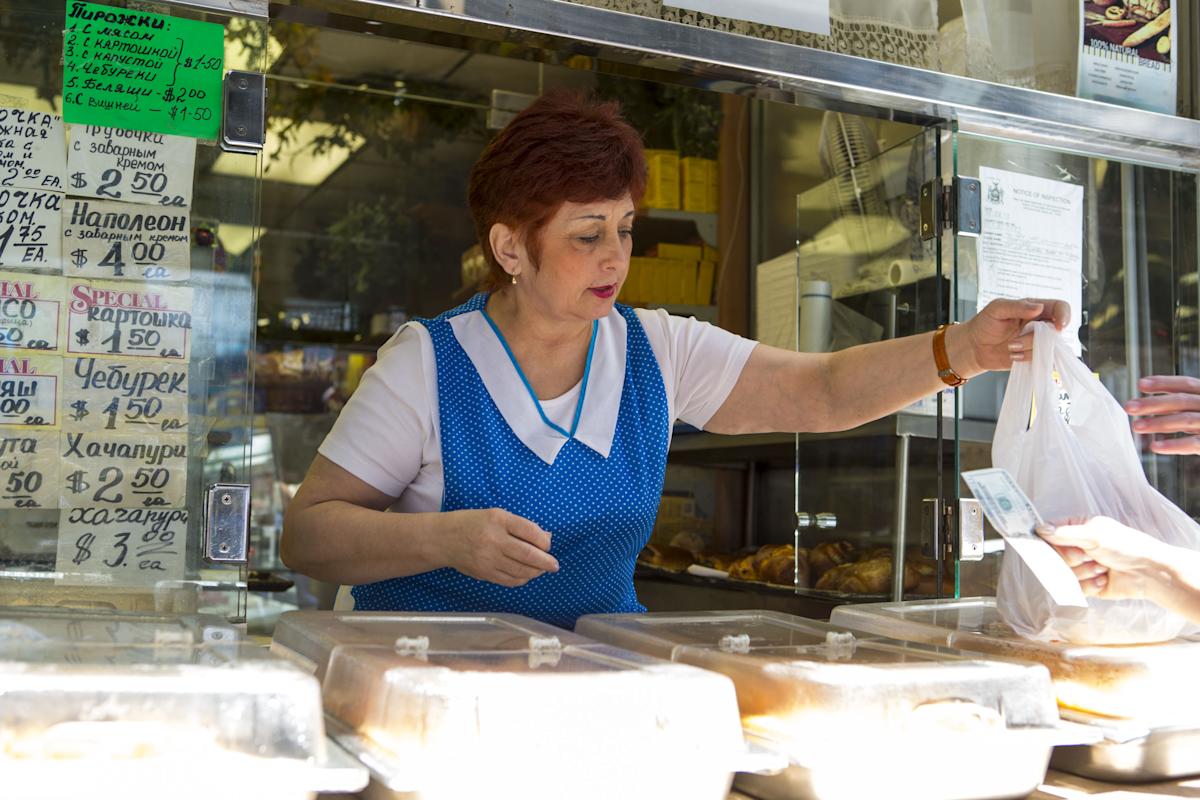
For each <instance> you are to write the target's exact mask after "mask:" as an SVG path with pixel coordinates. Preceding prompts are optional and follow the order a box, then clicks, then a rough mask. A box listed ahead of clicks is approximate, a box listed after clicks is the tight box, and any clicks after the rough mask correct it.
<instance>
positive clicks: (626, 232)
mask: <svg viewBox="0 0 1200 800" xmlns="http://www.w3.org/2000/svg"><path fill="white" fill-rule="evenodd" d="M621 236H622V237H624V238H626V239H632V238H633V228H624V229H622V230H621Z"/></svg>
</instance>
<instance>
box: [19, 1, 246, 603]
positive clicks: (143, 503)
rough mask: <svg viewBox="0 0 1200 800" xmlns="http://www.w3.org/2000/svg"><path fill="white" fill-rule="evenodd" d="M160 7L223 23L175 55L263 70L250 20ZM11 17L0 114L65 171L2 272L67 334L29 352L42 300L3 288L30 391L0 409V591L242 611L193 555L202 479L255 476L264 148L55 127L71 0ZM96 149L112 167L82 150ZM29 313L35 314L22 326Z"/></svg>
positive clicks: (51, 168)
mask: <svg viewBox="0 0 1200 800" xmlns="http://www.w3.org/2000/svg"><path fill="white" fill-rule="evenodd" d="M154 8H155V10H156V11H158V12H161V13H164V14H166V15H168V16H172V17H173V18H175V19H187V20H191V21H199V22H205V23H211V24H215V25H218V26H221V27H220V28H216V29H215V34H214V37H213V41H211V42H210V45H211V51H215V52H211V51H210V50H202V49H201V48H202V45H201V44H200V43H199V42H200V39H201V38H202V36H201V37H199V38H197V39H196V40H195V41H189V44H188V47H192V48H194V49H193V50H187V51H185V53H184V55H186V56H187V57H191V58H195V59H200V58H201V57H204V58H212V57H214V56H220V55H221V47H222V42H224V44H225V47H224V50H225V63H224V66H225V68H226V69H229V68H241V69H249V70H257V69H260V68H261V62H262V50H261V48H255V47H252V46H239V45H238V43H237V41H236V40H238V39H242V40H244V42H252V41H253V40H254V39H255V36H256V32H257V39H258V40H263V27H264V26H263V25H262V24H260V23H254V22H251V21H248V20H245V19H241V18H237V17H230V16H225V15H218V14H208V13H201V12H197V11H194V10H183V9H177V8H172V7H170V6H169V5H155V6H154ZM4 13H5V16H4V28H3V38H0V63H2V64H3V74H4V78H3V83H0V109H6V110H5V111H0V113H3V114H6V115H7V121H8V123H9V124H11V123H13V122H14V121H18V122H19V121H22V120H23V121H24V122H25V123H26V124H25V128H26V130H25V132H24V133H22V132H21V131H19V130H17V132H16V136H15V140H17V141H22V139H21V137H22V136H24V137H25V139H26V140H28V139H32V140H33V141H34V145H32V146H31V148H29V149H26V151H25V152H26V153H28V152H33V151H34V150H36V152H37V156H36V159H35V160H36V161H37V164H38V166H39V167H40V168H43V169H44V170H45V172H44V174H51V175H52V174H58V175H59V176H60V177H61V182H59V183H57V184H56V183H54V182H53V180H51V181H49V182H47V183H43V184H41V187H40V188H39V189H37V191H40V192H42V193H43V194H46V195H48V196H50V197H53V198H54V208H55V209H59V210H58V211H56V213H55V214H53V215H50V216H48V217H47V219H46V220H45V221H44V222H45V223H46V225H47V227H46V229H45V231H46V237H47V244H46V246H45V247H44V248H43V249H42V250H41V251H36V252H35V251H33V250H31V249H30V248H28V247H24V248H22V249H21V250H19V251H18V250H14V249H13V248H9V249H8V251H7V252H0V270H2V271H3V272H4V273H5V274H4V279H3V281H2V282H0V286H3V287H4V289H3V291H5V292H9V293H10V294H11V293H21V292H26V293H27V292H28V290H32V291H33V292H36V293H37V295H38V299H39V301H41V300H44V301H45V302H46V303H48V304H49V305H51V306H53V307H54V308H56V309H58V308H60V307H61V319H60V321H59V325H57V326H56V325H53V324H52V325H51V326H50V328H48V330H50V331H52V332H53V334H54V335H55V336H57V335H58V331H59V329H60V328H61V330H62V340H61V341H59V342H55V341H53V340H50V341H48V343H47V345H45V346H41V347H32V348H31V347H30V344H31V343H30V342H29V341H26V339H27V338H31V336H32V334H33V333H35V332H37V330H38V329H37V327H36V319H37V315H40V314H41V313H42V309H41V308H40V307H39V308H36V309H35V308H34V307H33V306H32V305H30V304H28V303H26V304H25V306H24V307H22V306H21V305H20V302H21V301H20V300H19V299H18V300H17V305H13V303H12V302H10V300H5V302H6V303H8V304H9V307H10V310H15V311H16V318H15V319H13V315H11V314H9V313H8V311H0V313H3V314H5V315H8V317H9V318H10V321H12V325H11V329H12V331H18V332H19V333H20V334H21V335H20V336H14V335H13V334H12V333H11V331H10V333H9V334H8V335H7V336H6V339H5V341H6V344H5V346H4V347H5V351H4V353H3V355H4V360H3V365H4V366H3V369H4V371H5V372H9V373H13V374H12V375H11V376H6V378H9V377H11V380H6V381H5V382H4V384H3V386H4V390H3V392H0V393H3V394H4V395H5V396H6V397H8V396H9V393H10V392H11V393H12V395H13V398H14V399H13V402H14V403H15V402H16V400H17V399H25V398H28V399H29V400H30V401H31V402H36V403H39V404H40V405H39V406H38V408H37V409H36V410H35V411H30V412H29V413H27V414H17V415H14V414H4V412H3V410H0V418H2V421H0V430H2V431H3V441H4V450H5V456H4V458H5V460H4V461H3V463H0V480H3V481H4V482H5V488H4V496H3V497H2V498H0V506H2V507H3V510H0V605H5V606H14V605H21V606H30V605H41V606H47V605H49V606H67V607H75V608H82V609H96V610H105V611H110V610H114V609H115V610H125V611H157V612H167V613H193V612H197V611H204V612H209V613H213V612H215V613H220V614H224V615H227V616H229V617H232V618H238V617H240V616H241V615H242V614H243V613H244V594H245V585H246V584H245V574H244V568H243V567H241V566H240V565H237V564H231V565H224V566H218V565H214V564H211V563H208V562H207V561H206V559H205V558H204V554H203V553H202V530H203V526H202V519H201V509H202V508H203V507H204V491H205V487H207V486H208V485H209V484H210V483H213V482H215V481H225V482H235V483H243V482H247V481H248V476H247V467H248V463H247V455H248V449H247V445H248V444H249V435H248V432H249V405H248V401H249V396H250V393H249V386H250V384H249V379H250V371H249V368H250V365H249V359H248V353H249V352H250V350H251V347H252V339H251V337H252V336H253V332H254V325H253V319H254V318H253V308H254V284H253V278H252V276H253V272H254V265H255V254H256V248H255V246H254V242H255V241H256V239H257V227H258V213H257V212H258V196H257V183H258V171H259V159H258V157H257V156H256V155H246V154H238V153H228V152H223V151H222V149H221V148H220V147H219V146H218V145H217V143H216V142H215V141H213V140H197V139H193V138H185V137H167V138H165V139H164V138H162V136H161V134H153V135H138V134H131V133H130V132H128V131H124V130H121V129H119V128H107V127H96V128H88V127H87V126H84V125H69V126H65V130H64V126H63V125H62V122H61V118H60V117H58V116H55V115H61V114H62V110H63V99H62V90H63V79H64V75H63V71H64V66H63V56H64V28H65V27H67V20H66V18H65V6H64V4H62V3H59V4H54V3H50V4H46V3H41V2H34V0H15V2H13V3H9V4H7V5H6V8H5V12H4ZM77 24H79V23H77ZM210 30H213V29H210ZM222 30H223V33H222ZM72 34H73V35H74V36H75V37H76V39H75V40H73V41H70V42H69V44H70V45H71V46H74V47H81V48H86V47H91V48H93V51H94V52H101V50H99V49H97V48H100V47H101V45H99V44H97V43H95V41H94V40H90V39H87V38H86V37H87V36H89V35H96V34H95V32H94V31H90V30H84V29H83V28H77V29H76V30H75V31H67V33H66V35H67V36H71V35H72ZM105 52H109V53H110V54H111V53H113V52H122V53H128V52H129V48H128V47H125V48H124V49H119V50H112V49H111V48H110V49H108V50H106V51H105ZM181 57H182V56H181ZM101 60H102V59H100V58H99V57H98V56H97V57H96V59H95V61H96V63H99V61H101ZM109 61H110V62H112V63H115V62H113V61H112V59H110V60H109ZM85 63H86V62H85ZM106 63H109V62H106ZM112 63H109V66H108V67H106V69H109V70H110V71H111V69H112V68H113V67H112ZM126 66H128V65H126ZM145 68H146V69H151V67H149V66H147V67H145ZM181 68H182V67H181ZM210 71H211V73H217V72H218V68H217V65H215V64H214V65H213V66H212V67H211V70H210ZM88 74H91V73H88ZM96 74H97V75H101V74H110V73H102V72H97V73H96ZM213 77H214V78H215V77H216V76H215V74H214V75H213ZM94 80H95V82H96V83H97V84H99V83H100V79H99V78H97V79H94ZM129 80H130V81H133V80H134V78H130V79H129ZM138 80H140V78H138ZM130 85H131V86H132V84H130ZM93 88H94V87H93ZM126 88H128V87H126ZM165 91H166V90H164V89H163V88H161V87H160V88H158V89H155V90H154V93H153V94H152V95H147V96H146V97H144V98H141V99H144V100H145V101H146V102H153V101H160V102H164V103H172V104H173V108H174V113H175V114H188V115H191V117H192V118H193V119H201V118H210V117H211V115H212V114H213V113H214V111H213V108H215V109H216V110H215V113H216V114H217V115H218V116H219V114H220V108H221V98H220V95H219V91H215V90H212V89H211V87H210V91H207V92H203V93H201V95H193V96H190V97H188V98H187V101H188V103H187V104H182V102H183V101H182V100H180V99H179V98H178V97H177V96H176V95H175V94H171V95H169V96H168V95H167V94H166V93H165ZM214 94H215V96H211V95H214ZM202 101H211V103H212V106H207V105H206V104H205V102H202ZM143 110H145V109H143ZM31 114H36V115H41V116H30V115H31ZM47 115H48V116H47ZM114 124H115V123H114ZM127 124H133V123H127ZM13 131H14V129H12V128H9V129H8V131H7V132H8V133H10V134H11V133H13ZM43 131H44V132H45V135H43V133H42V132H43ZM6 138H8V137H6V136H0V139H6ZM131 143H136V144H137V147H136V148H133V147H132V144H131ZM5 144H11V143H5ZM2 146H3V145H0V147H2ZM119 148H126V149H125V150H120V151H119V152H114V151H117V150H118V149H119ZM130 148H132V149H136V150H138V151H139V152H136V153H133V152H131V149H130ZM105 151H107V152H108V155H109V156H110V157H112V158H113V159H114V160H113V161H112V162H111V163H107V164H105V163H101V162H99V161H97V159H98V158H99V157H100V156H96V158H91V157H90V156H94V155H96V154H97V153H100V154H103V153H104V152H105ZM81 154H84V155H81ZM89 154H90V155H89ZM85 155H86V156H88V157H85ZM118 156H120V157H121V160H118V158H117V157H118ZM6 158H11V156H10V155H0V162H3V161H4V160H5V159H6ZM135 158H136V159H140V160H141V161H140V163H138V164H135V163H133V160H134V159H135ZM77 159H78V160H77ZM97 164H99V166H97ZM164 184H166V186H164ZM11 191H12V192H13V193H14V194H11V195H10V194H8V192H7V191H5V196H3V197H0V200H3V201H4V202H6V203H11V202H12V198H15V197H17V195H16V194H15V192H17V191H18V188H17V187H14V188H13V189H12V190H11ZM32 196H33V195H32V194H30V195H28V197H32ZM131 201H132V202H131ZM9 210H11V209H6V212H5V213H6V218H7V213H8V211H9ZM37 223H38V225H41V224H42V223H43V220H38V221H37ZM164 226H165V227H164ZM37 230H38V228H37V226H33V227H32V228H19V229H18V231H17V233H16V236H17V238H23V237H26V236H29V235H33V234H35V233H36V232H37ZM148 231H158V232H162V231H166V234H165V235H158V234H156V233H147V232H148ZM172 234H173V235H172ZM4 238H5V229H4V226H0V240H3V239H4ZM8 241H9V242H13V243H14V244H15V243H16V239H9V240H8ZM2 250H3V248H2V246H0V251H2ZM12 297H16V294H12ZM22 308H23V309H24V311H22ZM22 313H25V314H27V315H28V316H29V317H32V318H33V321H32V322H30V323H29V324H26V322H28V319H27V320H26V322H22V320H21V319H20V317H21V315H22ZM51 321H52V322H53V320H51ZM30 325H33V327H30ZM6 327H7V326H6ZM26 332H29V333H30V337H25V336H24V335H23V334H25V333H26ZM38 338H42V339H45V338H46V337H45V336H41V335H39V337H38ZM35 350H36V351H38V352H34V351H35ZM35 376H37V377H35ZM42 376H44V377H42ZM37 381H42V382H43V383H44V385H42V383H39V384H38V385H37V386H36V387H34V385H33V384H34V383H35V382H37ZM22 387H24V388H22ZM10 410H12V409H10ZM16 410H17V411H20V409H16Z"/></svg>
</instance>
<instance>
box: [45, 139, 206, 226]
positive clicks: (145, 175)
mask: <svg viewBox="0 0 1200 800" xmlns="http://www.w3.org/2000/svg"><path fill="white" fill-rule="evenodd" d="M67 134H68V136H69V137H70V139H71V145H70V147H68V148H67V180H66V184H67V185H66V189H67V193H68V194H72V195H76V196H80V197H96V198H99V199H101V200H122V201H124V202H126V203H150V204H153V205H158V206H174V207H178V208H183V207H185V206H190V205H191V204H192V173H193V171H194V169H195V166H196V140H195V139H188V138H185V137H183V136H167V135H166V134H162V133H146V132H145V131H127V130H123V129H121V128H102V127H99V126H96V125H68V126H67Z"/></svg>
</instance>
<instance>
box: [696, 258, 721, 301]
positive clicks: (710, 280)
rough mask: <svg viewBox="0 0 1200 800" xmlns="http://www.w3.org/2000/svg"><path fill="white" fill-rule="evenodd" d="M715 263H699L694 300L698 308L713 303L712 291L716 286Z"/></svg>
mask: <svg viewBox="0 0 1200 800" xmlns="http://www.w3.org/2000/svg"><path fill="white" fill-rule="evenodd" d="M716 278H717V262H716V261H701V262H700V265H699V267H698V274H697V276H696V299H695V301H694V303H695V304H696V305H698V306H706V305H708V304H710V303H712V302H713V289H714V288H715V285H716Z"/></svg>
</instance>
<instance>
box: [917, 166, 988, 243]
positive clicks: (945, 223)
mask: <svg viewBox="0 0 1200 800" xmlns="http://www.w3.org/2000/svg"><path fill="white" fill-rule="evenodd" d="M980 216H981V207H980V184H979V180H978V179H976V178H964V177H963V176H961V175H960V176H958V177H956V178H955V179H954V181H953V182H952V183H951V185H949V186H943V185H942V181H941V179H940V178H934V179H933V180H931V181H929V182H927V183H925V184H924V185H922V186H921V239H922V240H926V241H927V240H929V239H932V238H933V237H934V236H935V235H936V234H937V231H938V230H939V229H940V230H943V231H953V232H954V233H956V234H959V235H960V236H978V235H979V233H980V230H981V225H980Z"/></svg>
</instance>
